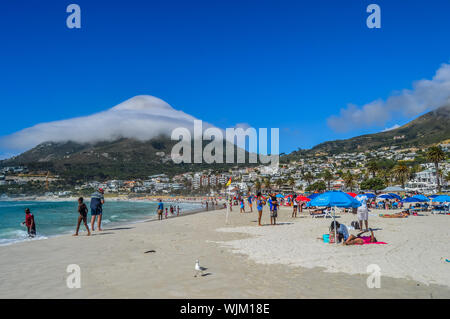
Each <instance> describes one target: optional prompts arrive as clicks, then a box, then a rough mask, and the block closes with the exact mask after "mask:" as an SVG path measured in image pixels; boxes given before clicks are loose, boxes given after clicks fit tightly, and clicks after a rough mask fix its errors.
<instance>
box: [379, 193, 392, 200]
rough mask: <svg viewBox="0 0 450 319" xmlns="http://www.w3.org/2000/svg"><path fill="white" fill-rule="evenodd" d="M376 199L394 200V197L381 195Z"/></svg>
mask: <svg viewBox="0 0 450 319" xmlns="http://www.w3.org/2000/svg"><path fill="white" fill-rule="evenodd" d="M377 198H382V199H394V196H392V195H389V194H381V195H379V196H378V197H377Z"/></svg>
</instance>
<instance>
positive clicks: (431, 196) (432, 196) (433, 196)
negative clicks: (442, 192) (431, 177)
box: [428, 195, 439, 199]
mask: <svg viewBox="0 0 450 319" xmlns="http://www.w3.org/2000/svg"><path fill="white" fill-rule="evenodd" d="M438 196H439V195H430V196H428V198H431V199H433V198H435V197H438Z"/></svg>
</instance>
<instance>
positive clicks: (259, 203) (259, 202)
mask: <svg viewBox="0 0 450 319" xmlns="http://www.w3.org/2000/svg"><path fill="white" fill-rule="evenodd" d="M263 206H264V202H263V200H262V198H261V193H258V195H257V201H256V209H257V210H258V226H262V225H261V217H262V211H263Z"/></svg>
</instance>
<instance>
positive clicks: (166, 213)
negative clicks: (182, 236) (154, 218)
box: [166, 207, 169, 219]
mask: <svg viewBox="0 0 450 319" xmlns="http://www.w3.org/2000/svg"><path fill="white" fill-rule="evenodd" d="M168 213H169V211H168V210H167V207H166V219H167V214H168Z"/></svg>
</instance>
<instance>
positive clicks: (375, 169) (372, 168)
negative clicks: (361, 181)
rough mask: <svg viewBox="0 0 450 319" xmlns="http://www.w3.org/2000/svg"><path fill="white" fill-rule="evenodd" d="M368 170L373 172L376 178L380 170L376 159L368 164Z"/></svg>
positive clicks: (373, 176)
mask: <svg viewBox="0 0 450 319" xmlns="http://www.w3.org/2000/svg"><path fill="white" fill-rule="evenodd" d="M366 168H367V171H368V172H369V173H371V174H372V178H375V175H376V173H377V172H378V170H379V167H378V164H377V162H376V161H375V160H371V161H370V162H369V163H367V165H366Z"/></svg>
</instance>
